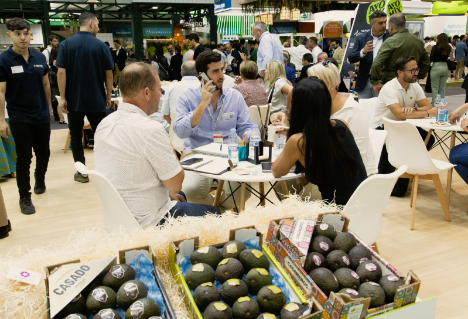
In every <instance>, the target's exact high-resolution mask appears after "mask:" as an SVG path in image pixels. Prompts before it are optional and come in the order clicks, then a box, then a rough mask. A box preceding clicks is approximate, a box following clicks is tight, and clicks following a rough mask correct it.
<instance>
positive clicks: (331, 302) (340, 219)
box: [266, 212, 421, 319]
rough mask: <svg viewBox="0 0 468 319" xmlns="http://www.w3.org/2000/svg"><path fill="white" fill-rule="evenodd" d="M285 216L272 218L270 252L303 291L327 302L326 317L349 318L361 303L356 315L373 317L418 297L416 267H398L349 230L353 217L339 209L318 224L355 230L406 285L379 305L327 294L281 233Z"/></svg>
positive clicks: (377, 259)
mask: <svg viewBox="0 0 468 319" xmlns="http://www.w3.org/2000/svg"><path fill="white" fill-rule="evenodd" d="M285 219H292V218H285ZM283 220H284V219H278V220H272V221H271V222H270V226H269V229H268V235H267V238H266V245H267V246H268V248H269V250H270V252H271V253H272V254H273V255H274V256H275V258H276V259H277V260H278V261H279V263H280V265H281V266H282V267H283V268H284V270H285V271H286V273H287V274H288V275H289V276H290V277H291V278H292V280H293V281H294V282H295V283H296V285H297V286H298V287H299V288H300V289H301V291H302V293H303V294H304V295H305V296H306V297H307V298H311V297H314V298H315V299H317V300H318V302H319V303H320V304H321V305H323V306H324V312H323V317H324V318H325V319H328V318H334V319H335V318H337V319H338V318H343V319H344V318H348V316H349V311H350V310H353V311H354V312H358V309H359V308H360V307H361V306H360V305H362V309H361V315H360V316H359V317H358V316H357V315H356V318H369V317H372V316H376V315H378V314H381V313H383V312H386V311H389V310H392V309H394V308H399V307H402V306H405V305H408V304H411V303H414V302H415V301H416V297H417V294H418V292H419V287H420V285H421V281H420V280H419V279H418V277H417V276H416V275H415V274H414V273H413V272H412V271H410V272H409V273H408V275H407V276H406V277H404V276H403V275H402V274H401V273H400V272H399V271H398V270H397V269H396V268H395V267H393V266H392V265H391V264H390V263H388V262H387V261H386V260H385V259H384V258H382V257H381V256H380V255H379V254H378V253H377V252H375V251H374V250H373V249H372V248H371V247H370V246H369V245H367V244H366V243H364V242H363V241H362V240H361V239H360V238H359V237H358V236H357V235H356V234H354V233H353V232H352V231H351V230H349V229H348V225H349V218H348V217H347V216H345V215H344V214H342V213H339V212H333V213H323V214H319V215H318V216H317V219H316V220H315V224H321V223H329V224H333V225H334V226H335V229H336V230H337V231H342V232H349V233H351V234H352V235H353V236H354V237H355V238H356V241H357V243H358V245H362V246H364V247H366V248H367V249H368V250H369V251H370V252H371V254H372V260H373V261H375V262H376V263H378V264H379V266H380V267H381V268H382V275H388V274H394V275H396V276H397V277H398V278H400V279H402V280H403V281H404V282H405V285H404V286H402V287H400V288H399V289H398V290H397V294H396V296H395V301H394V302H392V303H390V304H386V305H384V306H382V307H379V308H371V309H369V303H370V299H369V298H367V299H366V298H361V299H362V300H359V301H358V299H354V300H353V301H352V302H349V300H348V299H349V298H347V297H346V296H345V297H343V295H342V294H339V295H337V294H334V296H333V297H332V296H327V295H325V294H324V293H323V292H322V291H321V290H320V288H319V287H318V286H317V285H316V284H315V283H314V281H313V280H312V278H310V276H309V275H308V274H307V273H306V272H305V270H304V269H303V268H302V264H301V262H300V260H299V259H298V258H296V255H295V254H294V253H292V252H291V251H290V250H289V248H288V246H287V245H285V244H284V242H283V241H282V240H280V239H279V238H280V236H281V235H280V234H279V230H280V225H281V223H282V221H283ZM336 296H340V298H336ZM366 300H368V301H366ZM340 314H341V315H340ZM338 315H340V316H338ZM352 318H353V317H352Z"/></svg>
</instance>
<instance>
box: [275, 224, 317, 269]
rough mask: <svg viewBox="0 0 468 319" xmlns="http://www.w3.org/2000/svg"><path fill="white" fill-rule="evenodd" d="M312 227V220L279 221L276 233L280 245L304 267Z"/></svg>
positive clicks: (312, 230)
mask: <svg viewBox="0 0 468 319" xmlns="http://www.w3.org/2000/svg"><path fill="white" fill-rule="evenodd" d="M314 225H315V220H314V219H298V220H291V219H286V220H282V221H281V223H280V225H279V231H277V234H278V235H279V240H280V241H281V243H282V244H283V245H284V246H286V247H287V249H288V251H289V252H291V254H292V255H293V256H294V258H295V259H296V260H297V261H299V263H300V264H301V266H304V262H305V260H306V258H307V252H308V251H309V246H310V240H311V239H312V233H313V232H314ZM268 234H269V233H268ZM267 236H268V235H267Z"/></svg>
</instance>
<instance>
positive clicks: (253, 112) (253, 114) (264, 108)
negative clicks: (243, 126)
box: [249, 104, 271, 129]
mask: <svg viewBox="0 0 468 319" xmlns="http://www.w3.org/2000/svg"><path fill="white" fill-rule="evenodd" d="M258 108H260V114H261V116H262V118H260V115H259V114H258ZM270 111H271V106H270ZM249 112H250V118H251V119H252V122H253V124H257V125H258V128H259V129H260V128H261V127H262V121H263V123H265V119H266V122H267V123H266V124H265V125H266V126H268V123H269V122H270V112H268V104H267V105H259V106H258V107H257V106H256V105H252V106H251V107H249ZM267 113H268V114H267Z"/></svg>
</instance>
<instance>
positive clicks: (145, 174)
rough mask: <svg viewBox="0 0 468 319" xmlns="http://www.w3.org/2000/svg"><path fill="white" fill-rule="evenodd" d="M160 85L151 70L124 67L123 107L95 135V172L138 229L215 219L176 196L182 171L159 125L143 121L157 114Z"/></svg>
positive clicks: (139, 65) (202, 207)
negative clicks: (187, 219) (190, 219)
mask: <svg viewBox="0 0 468 319" xmlns="http://www.w3.org/2000/svg"><path fill="white" fill-rule="evenodd" d="M160 89H161V83H160V81H159V76H158V71H157V69H156V68H155V67H153V66H151V65H149V64H145V63H132V64H130V65H128V66H127V67H126V68H125V70H124V71H123V72H122V74H121V76H120V92H121V94H122V100H123V102H122V103H120V105H119V109H118V110H117V111H116V112H114V113H112V114H111V115H109V116H107V117H106V118H105V119H104V120H103V121H101V123H100V124H99V127H98V129H97V130H96V135H95V142H96V143H95V148H94V162H95V166H96V170H97V171H98V172H100V173H101V174H103V175H104V176H105V177H107V178H108V179H109V181H110V182H111V184H112V185H113V186H114V187H115V188H116V190H117V191H118V192H119V194H120V196H122V198H123V200H124V201H125V203H126V204H127V206H128V208H129V209H130V211H131V212H132V214H133V215H134V216H135V218H136V220H137V221H138V222H139V223H140V225H142V227H148V226H150V227H151V226H156V225H161V224H162V223H164V221H165V218H166V217H168V216H173V217H180V216H203V215H205V214H206V213H208V212H210V213H214V214H220V211H219V209H217V208H215V207H212V206H209V205H199V204H189V203H187V202H186V198H185V195H184V194H183V193H181V189H182V182H183V181H184V170H183V169H182V167H181V165H180V163H179V161H178V159H177V157H176V155H175V153H174V150H173V149H172V146H171V143H170V142H169V136H168V135H167V133H166V131H165V130H164V128H163V127H162V125H161V123H159V122H156V121H152V120H150V119H149V117H148V116H149V115H150V114H152V113H154V112H156V111H157V110H158V104H159V100H160V98H161V91H160Z"/></svg>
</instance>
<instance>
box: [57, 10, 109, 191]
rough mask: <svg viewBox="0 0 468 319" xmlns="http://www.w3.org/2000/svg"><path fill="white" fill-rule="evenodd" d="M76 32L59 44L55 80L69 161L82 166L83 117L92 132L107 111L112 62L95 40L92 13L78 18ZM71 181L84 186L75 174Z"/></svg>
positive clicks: (83, 177)
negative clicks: (66, 130) (65, 117)
mask: <svg viewBox="0 0 468 319" xmlns="http://www.w3.org/2000/svg"><path fill="white" fill-rule="evenodd" d="M80 30H81V31H79V32H78V33H77V34H76V35H74V36H72V37H70V38H68V39H66V40H65V41H63V42H62V43H60V47H59V53H58V57H57V68H58V73H57V79H58V82H59V90H60V97H61V102H60V106H61V108H62V109H63V111H64V113H68V127H69V128H70V137H71V148H72V152H73V160H74V161H75V162H81V163H83V164H85V157H84V152H83V146H82V144H81V136H82V133H83V125H84V117H85V116H86V117H87V118H88V121H89V124H90V125H91V129H92V130H93V131H94V132H95V131H96V128H97V126H98V124H99V123H100V122H101V120H102V119H103V118H104V117H105V116H106V108H107V109H108V108H110V104H111V94H112V82H113V77H112V69H113V68H114V61H113V60H112V56H111V53H110V51H109V47H108V46H107V45H106V44H105V43H104V42H102V41H101V40H99V39H97V38H96V34H97V32H98V31H99V21H98V19H97V18H96V16H95V15H94V14H92V13H89V12H85V13H82V14H81V15H80ZM74 179H75V181H77V182H80V183H86V182H88V181H89V179H88V176H87V175H82V174H80V173H78V172H77V173H75V176H74Z"/></svg>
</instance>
